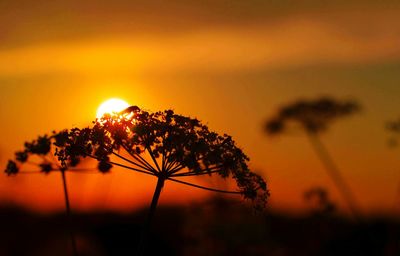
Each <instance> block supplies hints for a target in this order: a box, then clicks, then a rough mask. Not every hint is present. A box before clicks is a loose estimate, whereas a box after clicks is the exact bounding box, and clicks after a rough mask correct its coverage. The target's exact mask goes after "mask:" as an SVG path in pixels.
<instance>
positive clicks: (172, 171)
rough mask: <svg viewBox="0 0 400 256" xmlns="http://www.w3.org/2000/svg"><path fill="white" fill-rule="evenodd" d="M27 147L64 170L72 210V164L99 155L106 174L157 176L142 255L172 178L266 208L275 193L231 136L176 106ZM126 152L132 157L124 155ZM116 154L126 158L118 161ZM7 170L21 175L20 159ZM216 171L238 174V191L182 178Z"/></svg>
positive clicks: (131, 111)
mask: <svg viewBox="0 0 400 256" xmlns="http://www.w3.org/2000/svg"><path fill="white" fill-rule="evenodd" d="M52 146H54V147H55V150H54V152H51V147H52ZM25 148H26V149H25V150H24V151H23V152H22V153H21V152H18V153H17V154H16V158H17V161H19V162H21V163H24V162H26V161H27V158H28V155H29V154H36V155H39V156H40V157H42V158H43V161H44V162H43V163H41V164H39V166H41V167H42V169H41V171H42V172H46V173H48V172H50V171H52V170H58V171H61V173H62V177H63V181H64V188H65V195H66V203H67V204H66V205H67V212H68V213H69V211H70V208H69V200H68V193H67V190H66V183H65V171H66V170H67V169H68V168H69V166H72V164H73V166H75V165H76V164H78V162H79V161H78V159H81V158H86V157H89V158H93V159H96V160H97V161H98V170H99V171H101V172H108V171H109V170H110V169H111V168H112V167H113V166H119V167H123V168H126V169H129V170H132V171H136V172H140V173H143V174H147V175H151V176H154V177H155V178H157V186H156V189H155V192H154V195H153V199H152V202H151V205H150V211H149V215H148V218H147V221H146V224H145V227H144V229H143V234H142V236H141V241H140V242H139V250H138V254H139V255H140V254H142V253H143V252H142V250H143V246H144V241H145V238H146V236H147V233H148V230H149V229H150V226H151V223H152V219H153V216H154V213H155V210H156V207H157V204H158V200H159V197H160V194H161V190H162V188H163V186H164V183H165V182H166V181H172V182H176V183H180V184H183V185H187V186H192V187H196V188H200V189H205V190H209V191H214V192H219V193H228V194H239V195H242V196H243V197H244V198H245V199H249V200H251V201H252V202H253V205H254V208H255V209H256V210H262V209H263V208H264V206H265V204H266V200H267V197H268V195H269V193H268V190H267V184H266V183H265V181H264V180H263V179H262V177H261V176H259V175H257V174H255V173H252V172H251V171H250V170H249V168H248V165H247V162H248V161H249V158H248V157H247V156H246V155H245V154H244V153H243V151H242V150H241V149H240V148H238V147H237V146H236V145H235V142H234V141H233V139H232V138H231V136H229V135H226V134H224V135H218V134H217V133H215V132H211V131H210V130H209V129H208V127H207V126H205V125H203V124H201V122H200V121H199V120H197V119H194V118H189V117H184V116H181V115H177V114H175V113H174V112H173V111H172V110H166V111H162V112H155V113H150V112H147V111H144V110H141V109H139V108H138V107H136V106H132V107H129V108H128V109H126V110H124V111H123V112H121V113H116V114H112V115H110V114H106V115H104V116H103V117H102V118H101V119H99V120H96V121H95V122H94V125H93V127H91V128H83V129H80V128H73V129H71V130H70V131H62V132H60V133H55V134H54V135H53V136H50V137H47V136H44V137H39V139H38V140H37V141H34V142H33V143H27V144H26V145H25ZM122 151H125V153H126V154H128V156H124V155H123V154H122ZM50 152H51V153H53V154H54V156H56V157H57V160H54V161H55V162H52V163H51V162H48V160H47V158H46V155H47V154H49V153H50ZM27 154H28V155H27ZM111 157H116V158H118V159H119V160H121V161H123V162H122V163H121V162H116V161H113V160H112V159H111ZM6 173H8V174H15V173H18V167H17V165H16V163H15V162H14V161H11V160H10V162H9V164H8V166H7V169H6ZM214 174H215V175H219V176H221V177H223V178H229V177H231V178H233V179H234V180H235V181H236V184H237V187H238V191H225V190H219V189H214V188H208V187H204V186H200V185H196V184H192V183H189V182H186V181H184V180H181V179H180V178H185V177H190V176H200V175H214ZM74 248H75V244H74Z"/></svg>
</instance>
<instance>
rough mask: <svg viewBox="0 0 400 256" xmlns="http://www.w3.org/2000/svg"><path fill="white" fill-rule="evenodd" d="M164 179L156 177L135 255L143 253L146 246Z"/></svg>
mask: <svg viewBox="0 0 400 256" xmlns="http://www.w3.org/2000/svg"><path fill="white" fill-rule="evenodd" d="M164 181H165V179H164V178H163V177H158V180H157V185H156V189H155V191H154V194H153V199H152V200H151V204H150V210H149V213H148V215H147V220H146V223H145V225H144V227H143V230H142V234H141V237H140V240H139V244H138V251H137V255H143V253H144V249H145V248H146V239H147V236H148V234H149V231H150V229H151V224H152V220H153V217H154V213H155V212H156V208H157V204H158V199H159V198H160V194H161V190H162V188H163V187H164Z"/></svg>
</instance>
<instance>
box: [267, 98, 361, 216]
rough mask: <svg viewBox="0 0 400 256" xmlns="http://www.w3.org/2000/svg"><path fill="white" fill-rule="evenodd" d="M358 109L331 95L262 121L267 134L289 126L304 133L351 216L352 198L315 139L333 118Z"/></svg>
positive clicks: (291, 106)
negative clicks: (344, 201)
mask: <svg viewBox="0 0 400 256" xmlns="http://www.w3.org/2000/svg"><path fill="white" fill-rule="evenodd" d="M359 110H360V105H359V104H358V103H357V102H355V101H339V100H335V99H332V98H320V99H316V100H299V101H295V102H293V103H289V104H287V105H285V106H283V107H281V108H280V109H279V110H278V113H277V114H276V115H275V116H274V117H272V118H270V119H269V120H267V122H266V123H265V131H266V133H267V134H268V135H269V136H277V135H281V134H284V133H285V132H287V131H289V130H290V129H292V128H293V125H294V128H295V129H296V128H301V129H303V130H304V131H305V132H306V134H307V135H308V138H309V140H310V143H311V145H312V146H313V148H314V150H315V152H316V153H317V155H318V157H319V158H320V160H321V161H322V163H323V164H324V166H325V169H326V171H327V173H328V175H329V177H330V178H331V179H332V180H333V182H334V184H335V185H336V187H337V188H338V190H339V191H340V193H341V194H342V196H343V198H344V199H345V200H346V202H347V204H348V206H349V208H350V209H351V211H352V212H353V214H354V215H355V216H359V215H360V212H359V210H358V206H357V203H356V200H355V197H354V195H353V193H352V191H351V189H350V187H349V185H348V184H347V182H346V181H345V179H344V177H343V175H342V173H341V171H340V170H339V168H338V167H337V165H336V163H335V162H334V160H333V158H332V157H331V155H330V154H329V153H328V150H327V149H326V147H325V146H324V144H323V143H322V141H321V140H320V139H319V134H321V133H322V132H325V131H326V130H327V129H328V128H329V126H330V125H331V123H333V122H334V121H336V120H337V119H340V118H343V117H346V116H349V115H353V114H355V113H357V112H358V111H359Z"/></svg>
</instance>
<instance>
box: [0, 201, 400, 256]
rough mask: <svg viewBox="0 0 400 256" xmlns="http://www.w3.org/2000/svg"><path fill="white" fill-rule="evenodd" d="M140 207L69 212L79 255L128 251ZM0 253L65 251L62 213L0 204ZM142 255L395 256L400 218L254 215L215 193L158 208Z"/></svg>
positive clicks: (142, 213) (139, 220)
mask: <svg viewBox="0 0 400 256" xmlns="http://www.w3.org/2000/svg"><path fill="white" fill-rule="evenodd" d="M145 213H146V212H145V211H139V212H135V213H131V214H124V215H122V214H115V213H90V214H89V213H85V214H75V215H74V216H73V223H74V225H73V227H72V228H73V229H74V232H75V233H76V237H77V241H78V247H79V255H80V256H84V255H100V256H101V255H134V254H135V250H136V243H137V241H138V238H139V235H140V228H141V223H143V222H144V220H145ZM0 217H1V218H0V225H1V229H0V255H1V256H10V255H16V256H19V255H30V256H36V255H38V256H39V255H40V256H47V255H49V256H50V255H51V256H54V255H57V256H63V255H68V256H69V255H71V250H70V247H69V245H70V242H69V236H68V228H70V227H71V226H70V225H68V222H67V221H66V218H65V216H64V215H63V214H58V215H50V216H48V215H46V216H44V215H37V214H33V213H30V212H27V211H24V210H21V209H18V208H12V207H3V208H1V209H0ZM146 252H147V255H162V256H166V255H194V256H196V255H271V256H285V255H296V256H301V255H327V256H329V255H340V256H343V255H351V256H358V255H360V256H368V255H388V256H392V255H393V256H394V255H396V256H398V255H400V223H399V222H397V221H395V220H389V219H385V218H371V219H368V220H364V221H362V222H354V221H351V220H348V219H344V218H342V217H338V216H334V215H327V214H314V215H311V214H310V215H309V216H306V217H296V218H294V217H289V216H288V215H282V214H276V213H271V212H267V213H264V214H260V215H255V214H253V213H252V211H251V209H248V208H246V207H243V206H241V204H239V203H237V202H227V201H224V200H221V199H215V200H211V201H210V202H208V203H204V204H197V205H192V206H190V207H189V206H188V207H168V208H166V207H164V208H160V209H158V212H157V214H156V220H155V222H154V225H153V231H152V233H151V235H150V237H149V239H148V243H147V249H146Z"/></svg>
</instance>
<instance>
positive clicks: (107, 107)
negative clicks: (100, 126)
mask: <svg viewBox="0 0 400 256" xmlns="http://www.w3.org/2000/svg"><path fill="white" fill-rule="evenodd" d="M127 107H129V104H128V103H127V102H126V101H124V100H121V99H117V98H113V99H109V100H107V101H105V102H103V103H102V104H101V105H100V106H99V108H98V109H97V113H96V117H97V118H100V117H102V116H103V115H104V114H105V113H113V112H120V111H122V110H124V109H126V108H127Z"/></svg>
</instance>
